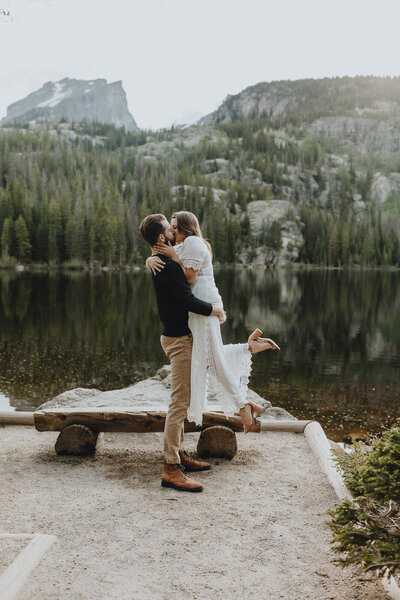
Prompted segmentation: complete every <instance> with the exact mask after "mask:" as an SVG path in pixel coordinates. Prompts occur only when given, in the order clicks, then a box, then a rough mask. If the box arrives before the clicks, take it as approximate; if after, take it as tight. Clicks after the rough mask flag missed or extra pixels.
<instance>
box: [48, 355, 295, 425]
mask: <svg viewBox="0 0 400 600" xmlns="http://www.w3.org/2000/svg"><path fill="white" fill-rule="evenodd" d="M170 396H171V366H170V365H164V366H163V367H161V368H160V369H158V371H157V372H156V374H155V375H154V377H150V378H149V379H145V380H143V381H139V382H138V383H135V384H134V385H131V386H129V387H127V388H124V389H121V390H110V391H107V392H102V391H101V390H97V389H87V388H75V389H73V390H68V391H66V392H63V393H62V394H60V395H59V396H56V397H55V398H53V400H50V401H49V402H45V403H44V404H42V405H41V406H40V407H39V408H38V409H37V410H49V409H53V408H67V407H68V408H90V407H97V408H102V407H106V406H107V407H112V406H115V407H127V408H128V407H130V408H132V407H134V408H135V409H138V410H143V411H166V410H168V404H169V401H170ZM248 399H249V400H252V401H253V402H255V403H256V404H259V405H260V406H261V407H262V409H263V413H262V414H263V415H264V413H265V415H266V416H268V418H273V419H287V418H291V416H290V415H289V417H288V414H289V413H287V412H286V411H284V410H283V409H280V408H278V407H272V405H271V402H269V401H268V400H265V398H262V397H261V396H259V395H258V394H257V393H256V392H254V391H253V390H250V389H249V391H248ZM218 410H221V408H220V406H219V405H218V400H217V398H215V397H214V396H213V395H212V394H209V395H208V397H207V405H206V411H209V412H212V411H218ZM282 411H283V412H282ZM293 418H294V417H293Z"/></svg>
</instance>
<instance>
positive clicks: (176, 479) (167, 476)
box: [161, 463, 203, 492]
mask: <svg viewBox="0 0 400 600" xmlns="http://www.w3.org/2000/svg"><path fill="white" fill-rule="evenodd" d="M161 485H162V486H163V487H171V488H175V489H176V490H182V491H183V492H202V491H203V486H202V485H201V483H199V482H198V481H194V479H190V478H189V477H188V476H187V475H185V474H184V472H183V471H182V469H181V465H169V464H167V463H164V469H163V474H162V479H161Z"/></svg>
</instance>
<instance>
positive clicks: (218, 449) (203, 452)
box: [197, 425, 237, 459]
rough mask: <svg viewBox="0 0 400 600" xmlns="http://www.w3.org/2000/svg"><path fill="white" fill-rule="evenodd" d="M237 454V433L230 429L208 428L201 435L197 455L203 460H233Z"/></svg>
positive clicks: (215, 426)
mask: <svg viewBox="0 0 400 600" xmlns="http://www.w3.org/2000/svg"><path fill="white" fill-rule="evenodd" d="M236 452H237V440H236V433H235V432H234V431H232V429H231V428H230V427H225V426H224V425H213V426H212V427H207V429H204V430H203V431H202V432H201V434H200V438H199V441H198V444H197V453H198V455H199V456H201V457H202V458H208V457H209V456H214V457H215V458H228V459H231V458H233V457H234V456H235V454H236Z"/></svg>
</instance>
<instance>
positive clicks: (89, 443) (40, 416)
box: [33, 406, 260, 458]
mask: <svg viewBox="0 0 400 600" xmlns="http://www.w3.org/2000/svg"><path fill="white" fill-rule="evenodd" d="M166 414H167V413H166V412H165V411H140V410H135V409H134V408H132V409H129V408H126V407H121V408H118V407H115V406H112V407H90V408H89V407H88V408H65V407H63V408H49V409H42V410H37V411H36V412H35V413H34V415H33V418H34V424H35V427H36V429H37V430H38V431H59V432H60V434H59V436H58V438H57V441H56V445H55V449H56V452H57V454H60V455H75V456H86V455H90V454H93V453H94V452H95V451H96V444H97V438H98V435H99V433H100V432H125V433H152V432H161V431H164V425H165V418H166ZM259 430H260V424H259V423H258V422H256V423H255V424H254V427H253V431H259ZM193 431H202V432H203V433H202V435H201V436H200V440H199V445H198V453H199V455H200V456H203V457H206V456H214V457H217V456H218V457H224V458H233V456H234V455H235V454H236V452H237V440H236V435H235V432H237V431H243V424H242V420H241V418H240V417H239V416H233V417H226V416H225V415H224V414H223V413H222V412H206V413H203V423H202V425H201V426H197V425H195V423H193V422H189V421H185V432H193Z"/></svg>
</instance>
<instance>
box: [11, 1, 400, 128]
mask: <svg viewBox="0 0 400 600" xmlns="http://www.w3.org/2000/svg"><path fill="white" fill-rule="evenodd" d="M0 9H4V10H9V11H10V13H11V15H12V21H10V20H7V19H1V18H0V53H1V67H0V118H1V117H3V116H5V114H6V109H7V106H8V105H9V104H11V103H12V102H15V101H16V100H20V99H21V98H23V97H25V96H26V95H27V94H29V93H30V92H33V91H35V90H36V89H38V88H40V87H41V86H42V85H43V83H45V82H46V81H58V80H60V79H63V78H64V77H71V78H75V79H95V78H100V77H101V78H105V79H107V81H108V82H112V81H115V80H118V79H121V80H122V83H123V87H124V89H125V92H126V94H127V98H128V106H129V109H130V111H131V113H132V115H133V117H134V119H135V120H136V122H137V124H138V125H139V127H141V128H153V129H156V128H160V127H169V126H170V125H172V124H173V123H188V122H192V121H194V120H196V119H198V118H199V117H201V116H204V115H205V114H208V113H209V112H211V111H213V110H215V109H216V108H217V107H218V106H219V104H220V103H221V102H222V101H223V99H224V98H225V97H226V96H227V95H228V94H236V93H238V92H240V91H241V90H242V89H244V88H245V87H247V86H249V85H254V84H256V83H258V82H260V81H274V80H280V79H302V78H308V77H312V78H320V77H332V76H336V75H338V76H343V75H351V76H353V75H391V76H394V75H399V74H400V2H399V0H380V1H377V0H331V1H329V2H328V1H326V0H109V1H108V2H106V1H105V0H0ZM0 12H1V11H0Z"/></svg>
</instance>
